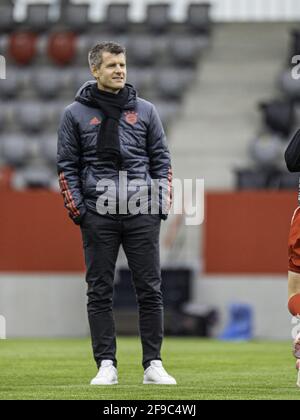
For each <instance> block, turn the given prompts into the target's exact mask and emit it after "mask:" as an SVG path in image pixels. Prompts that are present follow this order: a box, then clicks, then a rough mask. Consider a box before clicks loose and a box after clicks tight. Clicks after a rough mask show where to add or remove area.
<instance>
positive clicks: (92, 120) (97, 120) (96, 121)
mask: <svg viewBox="0 0 300 420" xmlns="http://www.w3.org/2000/svg"><path fill="white" fill-rule="evenodd" d="M100 123H101V121H100V120H99V118H97V117H94V118H92V119H91V121H90V125H98V124H100Z"/></svg>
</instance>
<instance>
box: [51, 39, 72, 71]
mask: <svg viewBox="0 0 300 420" xmlns="http://www.w3.org/2000/svg"><path fill="white" fill-rule="evenodd" d="M75 54H76V35H75V34H74V33H73V32H56V33H53V34H52V35H50V37H49V41H48V56H49V57H50V58H51V60H53V61H54V63H55V64H58V65H62V66H63V65H67V64H70V63H71V62H72V61H73V59H74V57H75Z"/></svg>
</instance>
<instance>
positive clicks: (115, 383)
mask: <svg viewBox="0 0 300 420" xmlns="http://www.w3.org/2000/svg"><path fill="white" fill-rule="evenodd" d="M117 384H118V381H113V382H107V383H103V382H94V381H92V382H91V383H90V385H92V386H103V385H104V386H106V385H108V386H109V385H117Z"/></svg>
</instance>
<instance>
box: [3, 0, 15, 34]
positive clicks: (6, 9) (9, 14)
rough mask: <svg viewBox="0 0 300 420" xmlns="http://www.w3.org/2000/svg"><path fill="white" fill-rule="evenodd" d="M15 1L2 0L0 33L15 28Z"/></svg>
mask: <svg viewBox="0 0 300 420" xmlns="http://www.w3.org/2000/svg"><path fill="white" fill-rule="evenodd" d="M13 7H14V6H13V3H12V1H11V0H8V1H6V0H1V4H0V34H3V33H7V32H9V31H11V30H12V29H13V28H14V20H13Z"/></svg>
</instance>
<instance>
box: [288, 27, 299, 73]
mask: <svg viewBox="0 0 300 420" xmlns="http://www.w3.org/2000/svg"><path fill="white" fill-rule="evenodd" d="M294 55H300V30H298V29H293V30H292V31H291V32H290V51H289V56H288V66H290V65H291V59H292V57H293V56H294Z"/></svg>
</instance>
